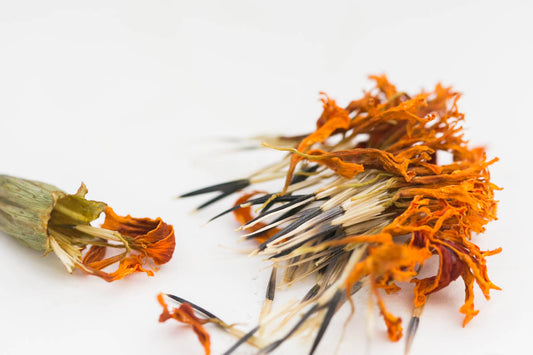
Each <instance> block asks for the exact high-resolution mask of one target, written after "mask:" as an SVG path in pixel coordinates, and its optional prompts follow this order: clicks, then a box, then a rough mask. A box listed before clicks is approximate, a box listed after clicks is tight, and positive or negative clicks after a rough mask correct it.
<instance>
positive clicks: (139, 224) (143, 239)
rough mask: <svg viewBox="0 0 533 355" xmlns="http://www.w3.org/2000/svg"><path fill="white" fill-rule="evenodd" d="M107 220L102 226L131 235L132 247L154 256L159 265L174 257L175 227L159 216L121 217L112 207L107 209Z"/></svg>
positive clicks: (124, 234)
mask: <svg viewBox="0 0 533 355" xmlns="http://www.w3.org/2000/svg"><path fill="white" fill-rule="evenodd" d="M105 215H106V216H105V221H104V223H103V224H102V228H105V229H110V230H114V231H117V232H119V233H120V234H122V235H123V236H127V237H131V240H128V241H131V245H130V246H131V247H132V248H133V249H136V250H139V251H141V252H143V253H144V254H145V255H147V256H148V257H150V258H152V259H153V260H154V262H155V263H156V264H158V265H161V264H164V263H166V262H168V261H169V260H170V259H171V258H172V254H173V253H174V248H175V247H176V240H175V237H174V228H173V227H172V226H171V225H168V224H166V223H165V222H163V221H162V220H161V218H157V219H155V220H153V219H150V218H134V217H131V216H130V215H127V216H126V217H121V216H119V215H117V214H116V213H115V212H114V211H113V209H112V208H111V207H107V208H106V210H105Z"/></svg>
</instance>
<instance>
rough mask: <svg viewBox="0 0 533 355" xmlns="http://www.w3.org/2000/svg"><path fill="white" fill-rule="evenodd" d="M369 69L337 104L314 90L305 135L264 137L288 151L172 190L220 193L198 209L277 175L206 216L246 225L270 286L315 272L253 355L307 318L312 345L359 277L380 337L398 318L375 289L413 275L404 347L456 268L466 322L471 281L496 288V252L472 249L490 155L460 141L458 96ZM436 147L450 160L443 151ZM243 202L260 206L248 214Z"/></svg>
mask: <svg viewBox="0 0 533 355" xmlns="http://www.w3.org/2000/svg"><path fill="white" fill-rule="evenodd" d="M370 78H371V79H372V80H374V81H375V82H376V86H375V88H374V89H373V90H370V91H369V92H366V93H364V95H363V97H362V98H360V99H357V100H354V101H352V102H351V103H349V104H348V105H347V106H346V107H345V108H342V107H340V106H338V105H337V103H336V102H335V101H334V100H332V99H330V98H329V97H327V96H326V95H324V96H323V99H322V103H323V112H322V114H321V115H320V117H319V118H318V120H317V121H316V129H315V130H314V131H313V132H311V133H309V134H308V135H305V136H303V137H302V136H300V137H292V138H291V137H278V138H276V139H274V141H276V142H283V144H284V146H283V147H279V146H278V147H272V145H268V144H265V145H267V146H270V147H272V148H275V149H278V150H280V151H286V152H288V153H287V155H286V156H285V158H284V159H282V160H281V161H280V162H278V163H276V164H273V165H272V166H270V167H267V168H265V169H263V170H261V171H258V172H256V173H254V174H252V175H251V176H250V177H249V178H247V179H239V180H235V181H232V182H227V183H223V184H218V185H214V186H211V187H207V188H203V189H200V190H197V191H193V192H190V193H187V194H185V195H183V196H194V195H199V194H204V193H210V192H216V191H219V192H220V194H219V195H218V196H216V197H215V198H213V199H211V200H209V201H207V202H206V203H204V204H203V205H202V206H200V208H201V207H205V206H207V205H209V204H211V203H213V202H215V201H217V200H219V199H220V198H222V197H225V196H227V195H229V194H232V193H235V192H237V191H239V190H242V189H245V188H247V187H248V186H250V185H254V184H258V183H262V182H266V181H271V180H275V179H284V182H283V183H282V184H281V186H280V189H279V190H278V191H276V192H274V193H263V195H260V196H259V197H255V196H256V195H257V194H258V193H257V192H245V193H244V194H243V196H242V197H241V198H240V199H239V200H238V201H237V203H236V205H235V206H233V207H232V208H230V209H228V210H226V211H224V212H222V213H220V214H219V215H217V216H216V217H215V218H217V217H219V216H221V215H223V214H225V213H228V212H231V211H233V212H234V214H235V217H236V219H237V220H238V221H239V222H240V223H242V224H243V226H242V229H243V230H245V231H247V234H245V235H244V236H243V237H242V238H243V239H256V240H257V241H259V243H260V244H259V245H258V246H257V248H256V249H255V250H254V251H253V253H252V255H256V254H257V255H261V256H263V257H267V258H268V260H269V261H271V262H272V263H273V274H272V277H271V279H270V281H269V286H268V289H269V290H273V289H274V288H275V287H276V285H275V283H276V281H275V280H276V278H275V273H276V270H284V271H285V273H284V277H283V280H282V282H281V284H284V285H291V284H293V283H296V282H298V281H300V280H302V279H305V278H308V277H314V278H315V280H316V281H315V282H316V284H315V286H313V287H312V288H311V289H310V290H309V292H308V293H307V294H306V295H304V296H303V297H302V301H301V302H300V303H299V304H297V305H295V306H294V307H292V308H291V309H289V310H287V311H286V312H284V313H285V314H288V316H287V317H289V318H290V317H292V316H294V315H295V314H298V313H300V314H301V318H300V321H298V322H297V323H296V325H295V326H293V328H290V329H289V330H288V331H287V332H286V334H285V336H283V337H281V338H280V339H279V340H277V341H274V342H271V343H269V344H268V345H266V346H265V347H262V348H261V353H263V354H266V353H270V352H272V351H273V350H275V349H276V348H278V347H279V346H280V345H281V344H282V343H283V342H284V341H285V340H286V339H288V338H289V337H290V336H291V335H292V334H294V333H295V332H296V331H297V330H301V329H302V328H304V327H313V326H316V325H317V324H318V331H317V333H316V337H315V340H314V342H313V344H312V346H311V353H313V352H314V350H315V349H316V347H317V345H318V343H319V342H320V340H321V338H322V336H323V335H324V332H325V330H326V328H327V326H328V324H329V322H330V321H331V319H332V318H333V316H334V314H335V312H336V310H337V309H338V308H339V306H340V305H341V304H342V303H343V302H346V301H349V302H352V301H351V295H352V294H353V293H355V292H357V291H358V290H359V289H360V288H361V287H362V286H363V285H367V286H368V287H369V288H370V291H371V292H370V295H371V297H374V298H375V299H376V300H377V305H378V307H379V310H380V312H381V315H382V316H383V319H384V321H385V325H386V327H387V334H388V336H389V338H390V339H391V340H393V341H397V340H399V339H400V338H401V337H402V333H403V331H402V326H401V319H400V318H399V317H397V316H395V315H393V314H391V313H389V312H388V311H387V309H386V307H385V304H384V302H383V300H382V297H381V293H380V292H381V290H383V291H385V292H388V293H390V292H398V291H400V290H401V288H400V286H399V285H398V284H397V283H398V282H406V281H409V282H413V283H415V287H414V295H413V299H414V304H413V306H414V311H413V316H412V319H411V322H410V324H409V327H408V336H407V341H406V353H407V352H409V349H410V345H411V341H412V339H413V335H414V331H415V330H416V328H417V326H418V322H419V318H420V314H421V312H422V307H423V306H424V304H425V303H426V302H427V300H428V296H429V295H430V294H432V293H435V292H438V291H439V290H442V289H443V288H445V287H447V286H448V285H449V284H450V283H451V282H453V281H454V280H456V279H458V278H459V277H461V278H462V279H463V281H464V283H465V302H464V304H463V306H462V307H461V308H460V309H459V311H460V312H461V313H463V314H464V321H463V326H465V325H466V324H467V323H468V322H469V321H471V320H472V318H473V317H474V316H475V315H476V314H477V313H478V311H477V310H476V309H475V308H474V293H473V287H474V283H476V284H477V285H478V287H479V288H480V289H481V291H482V292H483V295H484V296H485V297H486V298H487V299H488V298H489V296H490V290H493V289H496V290H498V289H499V288H498V287H497V286H496V285H495V284H493V283H492V282H491V281H490V279H489V277H488V274H487V268H486V257H487V256H490V255H493V254H496V253H499V252H500V251H501V249H500V248H498V249H495V250H492V251H481V250H480V249H479V247H478V246H477V245H476V244H475V243H474V242H473V241H472V237H473V235H474V234H479V233H483V232H484V230H485V228H484V226H485V225H486V224H487V223H488V222H490V221H492V220H494V219H496V207H497V206H496V205H497V201H496V200H495V199H494V191H495V190H498V189H499V188H498V187H497V186H496V185H494V184H493V183H492V182H491V181H490V174H489V171H488V167H489V166H490V165H491V164H493V163H494V162H496V161H497V159H492V160H487V158H486V154H485V151H484V149H483V148H471V147H469V145H468V141H467V140H465V138H464V132H463V121H464V115H463V114H462V113H461V112H459V110H458V107H457V101H458V100H459V97H460V95H459V94H458V93H456V92H454V91H453V90H452V89H451V88H446V87H443V86H442V85H440V84H439V85H437V86H436V87H435V89H434V90H433V91H432V92H421V93H419V94H418V95H415V96H410V95H408V94H406V93H404V92H400V91H397V89H396V86H394V85H393V84H391V83H390V82H389V81H388V79H387V78H386V77H385V76H383V75H382V76H371V77H370ZM444 153H445V154H444ZM445 155H448V156H449V157H450V161H444V160H443V159H442V158H443V157H444V156H445ZM252 197H253V198H252ZM253 205H256V206H260V207H259V209H258V210H259V213H258V215H257V216H255V217H254V216H252V214H251V206H253ZM432 256H435V257H437V258H438V259H439V267H438V271H437V273H436V274H435V275H433V276H430V277H426V278H419V277H418V275H419V272H420V270H422V269H423V268H424V264H425V263H426V261H427V260H428V259H429V258H430V257H432ZM272 280H274V281H272ZM272 283H274V285H271V284H272ZM267 294H268V295H267V300H266V302H272V300H273V292H267ZM266 318H269V317H266ZM269 321H270V319H265V317H261V319H260V322H259V324H258V326H256V327H254V328H253V329H252V330H251V331H250V332H249V333H248V334H247V335H246V336H251V335H253V334H255V333H256V332H259V333H260V332H261V331H262V330H263V329H264V328H266V325H267V323H268V322H269ZM241 343H242V342H238V343H237V344H236V346H234V347H232V348H231V349H230V351H228V352H227V354H229V353H231V352H232V351H233V350H235V348H236V347H237V346H239V345H240V344H241Z"/></svg>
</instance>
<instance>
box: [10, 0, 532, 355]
mask: <svg viewBox="0 0 533 355" xmlns="http://www.w3.org/2000/svg"><path fill="white" fill-rule="evenodd" d="M532 10H533V8H532V6H531V3H530V2H528V1H522V2H520V1H505V2H496V1H494V2H490V1H443V2H439V3H434V4H430V2H428V1H390V2H384V1H373V2H372V1H361V2H355V1H354V2H348V1H343V2H331V3H328V4H326V2H318V1H317V2H311V1H302V2H290V3H289V2H288V1H224V2H222V1H220V2H218V1H209V2H206V1H190V2H183V1H182V2H179V1H95V0H93V1H86V2H77V1H33V2H28V1H7V0H2V1H1V2H0V162H1V163H0V172H1V173H4V174H11V175H16V176H21V177H25V178H30V179H37V180H41V181H46V182H49V183H53V184H55V185H57V186H59V187H62V188H63V189H64V190H66V191H68V192H74V191H75V190H76V189H77V187H78V185H79V183H80V182H81V181H84V182H85V183H86V184H87V186H88V188H89V195H88V197H89V198H92V199H96V200H102V201H105V202H107V203H108V204H110V205H111V206H112V207H114V209H115V210H116V211H117V212H118V213H119V214H128V213H129V214H132V215H133V216H139V217H141V216H150V217H157V216H161V217H163V218H164V219H165V220H166V221H168V222H169V223H172V224H173V225H174V227H175V230H176V237H177V247H176V251H175V253H174V258H173V259H172V261H171V262H170V263H168V264H167V265H164V266H163V267H162V268H161V270H160V271H159V272H158V273H157V274H156V277H153V278H148V277H146V276H145V275H142V274H138V275H135V276H133V277H129V278H127V279H124V280H122V281H118V282H114V283H111V284H108V283H106V282H104V281H102V280H100V279H98V278H94V277H87V276H85V275H83V274H82V273H80V272H75V273H74V274H73V275H69V274H68V273H67V272H66V271H65V270H64V268H63V267H62V266H61V265H60V263H59V261H58V260H57V258H55V257H54V256H53V255H49V256H47V257H44V258H43V257H41V256H40V253H38V252H35V251H32V250H30V249H26V248H24V247H22V246H21V245H19V244H18V243H17V242H16V241H14V240H12V239H11V238H9V237H8V236H5V235H0V269H1V275H2V276H1V277H0V353H2V354H29V353H40V354H95V353H103V354H110V353H115V354H126V353H127V354H149V353H156V354H202V353H203V351H202V349H201V347H200V345H199V344H198V343H197V341H196V338H195V335H194V334H193V333H192V331H190V330H188V329H186V328H184V327H181V326H179V325H178V324H177V323H174V322H173V323H170V322H168V323H165V324H159V323H158V322H157V319H158V316H159V313H160V307H159V305H158V304H157V302H156V299H155V297H156V295H157V293H158V292H161V291H163V292H169V293H174V294H177V295H180V296H183V297H185V298H188V299H190V300H191V301H194V302H196V303H198V304H200V305H202V306H204V307H206V308H208V309H210V310H211V311H213V312H214V313H215V314H217V315H219V316H220V317H221V318H223V319H225V320H226V321H227V322H230V323H232V322H239V323H243V324H244V326H243V328H244V329H247V328H248V327H251V326H252V325H254V323H255V321H256V319H257V315H258V313H259V309H260V307H261V304H262V301H263V294H264V290H265V285H266V280H267V278H268V271H266V270H262V268H263V267H264V266H265V265H266V264H265V263H264V262H263V261H262V260H260V259H258V258H248V257H246V256H245V255H243V254H242V253H239V252H237V251H235V250H234V249H236V248H239V249H249V248H251V246H252V244H239V243H236V242H235V240H236V239H237V233H235V232H233V229H234V228H235V227H236V226H237V224H236V222H234V221H233V220H232V218H231V217H228V218H225V219H221V220H220V221H218V222H216V223H213V224H210V225H208V226H206V227H203V228H201V225H202V224H203V223H204V222H205V221H206V220H207V219H208V218H209V217H211V216H212V215H213V214H214V213H216V212H218V211H220V210H221V209H222V208H225V207H227V206H229V205H230V204H231V203H232V200H231V199H229V200H224V201H223V202H221V203H219V204H218V205H216V206H214V207H213V208H210V209H208V210H206V211H205V212H201V213H198V214H195V215H190V214H189V211H190V210H191V209H193V208H194V207H195V206H196V205H197V204H199V203H200V202H201V201H203V199H191V200H175V199H174V197H175V196H176V195H177V194H179V193H183V192H186V191H188V190H191V189H194V188H198V187H202V186H204V185H207V184H212V183H217V182H221V181H225V180H228V179H234V178H240V177H244V176H246V175H247V174H248V173H250V172H252V171H253V170H254V169H256V168H259V167H261V166H262V165H264V164H265V163H266V162H268V161H275V160H277V159H278V157H279V154H278V153H276V152H263V153H260V152H246V153H245V152H235V151H233V150H232V149H234V148H235V147H236V145H235V143H232V142H226V141H224V139H223V138H224V137H241V138H242V137H248V136H252V135H256V134H263V133H284V134H298V133H304V132H307V131H310V130H311V129H312V128H313V125H314V122H315V120H316V118H317V117H318V115H319V114H320V112H321V107H320V102H319V101H318V97H319V96H318V92H319V91H325V92H327V93H328V94H329V95H330V96H331V97H333V98H335V99H336V100H337V102H338V103H339V104H341V105H345V104H347V103H348V102H349V101H350V100H351V99H353V98H357V97H359V95H361V93H362V90H363V89H364V88H369V87H370V85H371V84H370V83H369V81H368V80H367V79H366V77H367V75H369V74H374V73H387V74H388V75H389V78H390V79H391V81H393V82H394V83H396V84H397V85H398V88H399V89H400V90H406V91H408V92H411V93H414V92H416V91H418V90H420V89H421V88H428V89H430V88H432V87H433V85H434V84H436V83H437V82H439V81H440V82H442V83H444V84H446V85H453V86H454V87H455V88H456V89H457V90H459V91H461V92H463V93H464V97H463V98H462V100H461V103H460V107H461V108H462V110H463V112H465V113H466V119H467V129H468V131H467V135H468V136H469V137H470V139H471V142H472V144H473V145H485V146H487V147H488V152H489V155H490V156H491V157H492V156H498V157H500V159H501V160H500V162H499V163H497V164H496V165H494V166H493V167H492V168H491V170H492V175H493V181H494V182H495V183H497V184H498V185H500V186H503V187H504V188H505V189H504V190H503V191H501V192H498V193H497V198H498V199H499V200H500V201H501V202H500V205H499V220H498V221H496V222H493V223H492V224H490V225H489V226H488V228H487V232H486V233H485V234H484V235H482V236H478V237H476V241H478V243H479V244H480V245H481V247H482V248H483V249H494V248H496V247H498V246H502V247H503V253H502V254H500V255H496V256H493V257H490V258H489V261H488V268H489V275H490V277H491V279H492V280H493V281H494V282H495V283H496V284H497V285H499V286H500V287H502V288H503V291H496V292H493V293H492V299H491V301H490V302H486V301H485V300H484V299H482V295H481V293H480V292H478V290H476V296H477V298H476V300H477V301H476V306H477V307H478V308H479V309H480V310H481V312H480V314H479V315H478V316H477V317H476V318H474V320H472V322H471V323H470V324H469V325H468V326H467V327H466V328H464V329H463V328H461V322H462V316H461V314H460V313H459V312H458V309H459V307H460V306H461V304H462V301H463V297H464V296H463V286H462V283H461V282H460V281H458V282H455V283H453V284H452V286H450V287H449V288H447V289H446V290H443V291H441V292H440V293H439V294H437V295H434V296H432V297H431V298H430V300H429V303H428V305H427V306H426V309H425V312H424V314H423V316H422V321H421V325H420V330H419V333H418V335H417V338H416V340H415V344H414V347H413V352H412V354H427V353H432V354H470V355H475V354H490V355H492V354H516V353H523V352H524V351H525V350H520V349H524V348H525V347H527V346H529V345H530V337H531V331H532V330H533V329H532V326H531V317H532V316H533V313H532V310H531V306H530V305H531V302H530V298H531V291H532V287H531V276H530V275H531V256H530V255H531V248H532V246H533V245H532V244H533V243H532V238H531V237H532V236H531V229H530V223H531V216H530V213H531V200H532V197H533V196H532V193H531V189H530V186H529V185H526V184H527V183H529V182H530V179H531V178H530V176H531V175H530V174H531V172H532V168H531V164H532V159H531V128H532V125H531V121H532V119H533V118H532V112H531V109H530V108H531V102H532V101H531V100H532V98H533V89H532V87H533V86H532V84H531V83H532V79H533V77H532V69H531V68H532V65H533V64H532V63H533V56H532V37H533V36H532V35H533V27H532V25H531V14H532ZM221 246H223V247H221ZM282 293H283V292H280V294H282ZM289 298H290V297H289ZM365 298H366V295H365V294H364V293H362V294H361V296H360V298H358V299H357V300H356V301H357V302H359V303H358V304H359V307H358V308H357V309H356V316H355V317H354V319H353V320H352V321H351V323H350V324H349V326H348V330H347V334H346V336H345V339H344V341H343V342H342V343H341V346H340V350H339V353H340V354H352V353H354V354H355V353H359V354H383V353H387V354H402V352H403V343H402V342H400V343H391V342H389V341H388V340H387V339H386V335H385V332H384V329H385V328H384V326H383V324H382V321H381V319H376V321H375V322H376V325H375V329H374V330H373V334H374V335H373V338H371V340H368V339H367V337H366V335H365V333H366V330H365V317H366V313H367V310H366V309H367V306H366V302H365ZM388 304H389V307H390V310H391V311H393V312H394V313H395V314H398V315H400V316H401V317H402V318H403V319H404V325H405V324H406V323H407V320H408V318H409V312H410V310H411V298H410V296H409V295H406V296H399V297H395V298H390V299H388ZM374 313H376V312H374ZM347 314H348V309H347V308H346V307H345V308H343V309H342V310H341V312H340V313H339V315H338V316H337V317H336V318H335V319H334V324H333V325H332V326H331V328H330V329H329V330H328V332H327V333H326V338H325V339H324V341H323V343H322V344H321V346H320V347H319V350H318V353H320V354H330V353H332V351H333V350H334V349H335V347H336V345H337V343H338V340H339V336H340V332H341V329H342V325H343V322H344V320H345V319H346V316H347ZM375 316H376V317H377V314H375ZM208 329H209V330H210V331H211V334H212V343H213V352H214V353H215V354H218V353H221V352H222V351H223V350H225V349H226V348H227V347H228V346H229V345H230V344H231V343H232V342H233V339H232V338H230V336H229V335H226V334H224V333H222V332H220V331H218V330H216V329H214V328H213V327H208ZM306 341H307V343H306ZM308 341H309V340H306V339H303V340H298V339H294V341H292V343H291V345H288V346H287V347H283V348H281V349H280V351H279V352H278V353H280V354H284V353H289V352H290V351H292V353H293V354H298V353H306V351H307V349H308V346H309V344H308ZM250 353H253V350H252V349H251V348H249V347H243V348H242V350H241V352H240V354H250Z"/></svg>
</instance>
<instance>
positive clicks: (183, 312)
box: [157, 293, 211, 355]
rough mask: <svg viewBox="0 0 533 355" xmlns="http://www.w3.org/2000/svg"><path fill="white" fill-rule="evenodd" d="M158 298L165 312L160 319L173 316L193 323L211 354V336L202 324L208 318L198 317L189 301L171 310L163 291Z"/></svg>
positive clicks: (190, 323)
mask: <svg viewBox="0 0 533 355" xmlns="http://www.w3.org/2000/svg"><path fill="white" fill-rule="evenodd" d="M157 300H158V301H159V304H160V305H161V306H162V307H163V312H162V313H161V315H160V316H159V321H160V322H165V321H167V320H168V319H171V318H172V319H175V320H177V321H178V322H181V323H185V324H189V325H191V326H192V328H193V330H194V332H195V333H196V336H197V337H198V340H199V341H200V343H201V344H202V346H203V347H204V351H205V354H206V355H209V354H210V353H211V337H210V336H209V333H208V332H207V331H206V330H205V328H204V327H203V325H202V324H203V323H206V322H207V320H202V319H200V318H198V317H196V315H195V314H194V309H193V308H192V307H191V306H190V305H189V304H188V303H183V304H181V305H180V306H179V308H174V309H172V311H169V309H168V305H167V303H166V302H165V300H164V295H163V294H162V293H160V294H159V295H158V296H157Z"/></svg>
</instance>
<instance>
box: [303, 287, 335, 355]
mask: <svg viewBox="0 0 533 355" xmlns="http://www.w3.org/2000/svg"><path fill="white" fill-rule="evenodd" d="M341 299H342V292H341V291H337V292H336V293H335V295H334V296H333V298H332V299H331V301H329V302H328V306H327V307H328V310H327V311H326V315H325V316H324V320H323V321H322V324H320V329H318V333H317V335H316V337H315V341H314V342H313V346H312V347H311V350H310V351H309V355H312V354H313V353H314V352H315V350H316V348H317V347H318V344H319V343H320V340H322V336H324V333H325V332H326V329H327V328H328V325H329V323H330V322H331V319H332V318H333V315H334V314H335V311H336V310H337V306H338V305H339V302H340V301H341Z"/></svg>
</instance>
